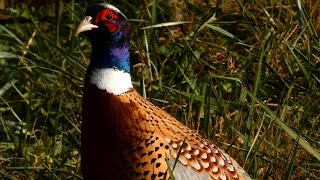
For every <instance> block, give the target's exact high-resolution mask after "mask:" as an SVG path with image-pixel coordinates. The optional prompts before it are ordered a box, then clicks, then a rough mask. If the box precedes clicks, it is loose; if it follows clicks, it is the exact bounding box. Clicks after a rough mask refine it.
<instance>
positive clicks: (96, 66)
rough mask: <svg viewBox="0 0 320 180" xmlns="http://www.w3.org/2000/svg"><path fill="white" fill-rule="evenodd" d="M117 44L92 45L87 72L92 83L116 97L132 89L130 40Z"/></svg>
mask: <svg viewBox="0 0 320 180" xmlns="http://www.w3.org/2000/svg"><path fill="white" fill-rule="evenodd" d="M117 42H118V43H117V44H111V43H110V42H109V43H104V44H102V43H98V44H99V45H94V44H95V43H92V44H93V46H92V54H91V60H90V64H89V67H88V72H87V76H88V77H89V79H88V81H89V82H90V83H92V84H94V85H96V86H97V88H99V89H101V90H106V91H107V92H108V93H110V94H114V95H120V94H123V93H125V92H127V91H128V90H130V89H131V88H132V83H131V76H130V54H129V40H124V41H121V39H120V41H117ZM120 42H122V43H120ZM119 44H120V45H119Z"/></svg>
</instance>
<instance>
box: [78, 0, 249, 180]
mask: <svg viewBox="0 0 320 180" xmlns="http://www.w3.org/2000/svg"><path fill="white" fill-rule="evenodd" d="M86 15H87V16H90V18H86V20H85V22H84V23H85V24H84V25H80V27H79V29H81V31H80V32H82V31H86V32H88V33H87V36H88V37H89V39H90V40H91V43H92V49H93V50H92V55H91V61H90V65H89V67H88V70H87V74H86V78H85V84H84V92H83V120H82V127H81V165H82V171H83V172H82V173H83V177H84V179H146V180H149V179H150V180H151V179H169V178H170V174H169V169H170V170H172V172H173V175H174V177H175V179H177V180H179V179H181V180H188V179H190V180H197V179H199V180H200V179H201V180H205V179H222V180H224V179H250V177H249V176H248V175H247V173H246V172H245V171H244V170H243V169H242V168H241V167H240V166H239V165H238V164H237V163H236V162H235V161H234V160H233V159H232V158H231V157H229V156H228V155H227V154H226V153H225V152H224V151H223V150H221V149H219V148H218V147H216V146H215V145H214V144H212V143H211V142H209V141H208V140H205V139H203V138H202V137H201V136H200V135H198V134H197V133H195V132H194V131H192V130H190V129H189V128H187V127H186V126H184V125H183V124H181V123H180V122H179V121H177V120H176V119H175V118H173V117H172V116H171V115H169V114H168V113H167V112H165V111H164V110H162V109H160V108H159V107H156V106H154V105H153V104H152V103H150V102H149V101H147V100H145V99H144V98H142V97H141V96H140V95H139V94H138V93H137V92H136V91H135V90H134V89H133V88H132V84H131V80H130V74H129V73H130V68H128V67H130V66H129V58H130V57H129V55H128V53H127V52H129V44H128V43H129V40H128V39H129V36H128V29H126V28H128V27H129V25H128V22H127V19H126V17H125V16H124V15H123V14H122V13H121V12H120V11H119V10H118V9H117V8H115V7H114V6H111V5H108V4H96V5H93V6H91V7H89V8H88V9H87V12H86ZM109 15H111V16H112V17H111V16H109ZM91 19H92V20H93V22H91ZM82 29H85V30H82ZM94 43H95V44H94Z"/></svg>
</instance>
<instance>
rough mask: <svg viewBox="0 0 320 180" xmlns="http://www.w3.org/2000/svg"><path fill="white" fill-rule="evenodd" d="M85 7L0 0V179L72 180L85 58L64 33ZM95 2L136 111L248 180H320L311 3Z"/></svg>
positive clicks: (85, 51)
mask: <svg viewBox="0 0 320 180" xmlns="http://www.w3.org/2000/svg"><path fill="white" fill-rule="evenodd" d="M93 2H96V1H94V0H88V1H82V0H67V1H62V0H55V1H54V0H51V1H50V0H47V1H41V0H20V1H18V0H0V9H1V11H0V179H80V178H81V172H80V165H79V161H80V159H79V147H80V143H79V142H80V130H79V128H80V125H81V96H82V87H83V86H82V84H83V77H84V73H85V70H86V66H87V65H88V62H89V60H88V58H89V55H90V51H91V49H90V48H91V47H90V44H89V42H88V40H87V39H86V38H85V37H82V36H81V37H75V35H74V31H75V29H76V27H77V25H78V24H79V22H80V21H81V20H82V18H83V14H84V11H85V8H86V7H87V5H88V4H91V3H93ZM107 2H108V3H111V4H113V5H115V6H116V7H118V8H119V9H120V10H122V11H123V13H124V14H126V15H127V17H128V18H129V19H130V23H131V31H132V36H131V40H132V41H131V59H132V78H133V81H134V85H135V87H136V88H137V89H138V90H139V91H140V93H142V94H143V95H145V96H146V98H147V99H148V100H150V101H152V102H153V103H155V104H157V105H158V106H160V107H162V108H164V109H165V110H167V111H168V112H170V113H171V114H172V115H174V116H175V117H177V118H178V119H179V120H180V121H182V122H183V123H184V124H186V125H187V126H189V127H191V128H192V129H194V130H196V131H198V132H199V133H201V134H202V135H203V136H205V137H207V138H208V139H210V140H211V141H213V142H214V143H215V144H217V145H218V146H220V147H222V148H223V149H225V150H226V152H227V153H229V154H230V155H231V156H232V157H234V158H235V159H236V160H237V161H238V162H239V163H240V164H241V165H242V166H243V167H244V168H245V169H246V170H247V171H248V172H249V174H250V175H251V177H253V178H257V179H319V178H320V155H319V153H320V152H319V151H320V123H319V122H320V79H319V78H320V76H319V75H320V38H319V33H320V1H318V0H304V1H303V0H295V1H293V0H278V1H264V0H170V1H169V0H160V1H157V0H144V1H142V0H136V1H126V0H120V1H107ZM106 140H108V137H101V141H106Z"/></svg>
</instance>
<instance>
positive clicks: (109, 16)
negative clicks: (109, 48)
mask: <svg viewBox="0 0 320 180" xmlns="http://www.w3.org/2000/svg"><path fill="white" fill-rule="evenodd" d="M118 18H119V17H118V15H117V14H116V13H115V12H114V11H113V10H111V9H104V10H102V11H100V12H99V13H98V15H97V17H96V22H95V23H96V24H97V25H99V24H103V25H104V26H106V27H107V28H108V29H109V31H110V32H111V33H114V32H115V31H116V30H117V29H118Z"/></svg>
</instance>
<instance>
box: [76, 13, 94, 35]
mask: <svg viewBox="0 0 320 180" xmlns="http://www.w3.org/2000/svg"><path fill="white" fill-rule="evenodd" d="M91 20H92V17H91V16H86V17H85V18H84V20H83V21H82V22H81V23H80V24H79V26H78V28H77V31H76V36H78V35H79V34H80V33H81V32H84V31H90V30H92V29H93V28H99V27H98V26H97V25H94V24H91Z"/></svg>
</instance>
